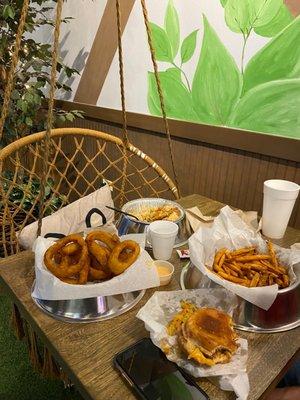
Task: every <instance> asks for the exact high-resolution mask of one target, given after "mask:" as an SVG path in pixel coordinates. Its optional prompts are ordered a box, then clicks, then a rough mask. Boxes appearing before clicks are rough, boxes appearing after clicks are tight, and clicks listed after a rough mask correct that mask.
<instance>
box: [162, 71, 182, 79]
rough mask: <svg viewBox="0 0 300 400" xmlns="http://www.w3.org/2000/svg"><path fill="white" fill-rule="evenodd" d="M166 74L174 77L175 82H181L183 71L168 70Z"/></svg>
mask: <svg viewBox="0 0 300 400" xmlns="http://www.w3.org/2000/svg"><path fill="white" fill-rule="evenodd" d="M165 72H167V73H168V75H169V76H171V75H172V76H173V78H174V79H175V80H177V81H181V71H180V69H179V68H168V69H167V70H166V71H165Z"/></svg>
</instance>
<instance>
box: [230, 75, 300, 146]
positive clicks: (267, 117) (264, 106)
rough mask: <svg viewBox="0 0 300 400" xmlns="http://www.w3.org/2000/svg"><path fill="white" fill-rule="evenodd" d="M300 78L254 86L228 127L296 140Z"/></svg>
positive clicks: (299, 123) (240, 104) (243, 99)
mask: <svg viewBox="0 0 300 400" xmlns="http://www.w3.org/2000/svg"><path fill="white" fill-rule="evenodd" d="M299 93H300V79H287V80H281V81H275V82H268V83H265V84H263V85H259V86H256V87H255V88H253V89H252V90H249V92H248V93H247V94H246V95H245V96H244V97H243V98H242V99H241V100H240V102H239V103H238V104H237V106H236V108H235V110H234V112H233V115H232V117H231V121H230V125H231V126H234V127H239V128H243V129H248V130H254V131H259V132H266V133H272V134H276V135H283V136H288V137H295V138H296V137H299V132H300V112H299V110H300V96H299Z"/></svg>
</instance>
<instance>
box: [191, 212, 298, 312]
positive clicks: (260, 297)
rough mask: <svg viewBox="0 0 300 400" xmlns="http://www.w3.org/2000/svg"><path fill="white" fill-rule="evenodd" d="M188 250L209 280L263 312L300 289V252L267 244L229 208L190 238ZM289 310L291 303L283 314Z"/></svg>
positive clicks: (196, 265) (194, 263)
mask: <svg viewBox="0 0 300 400" xmlns="http://www.w3.org/2000/svg"><path fill="white" fill-rule="evenodd" d="M189 247H190V257H191V262H192V263H193V265H194V266H195V267H196V268H197V269H198V270H199V271H200V272H201V273H202V274H203V275H204V276H206V278H208V279H209V280H211V281H213V282H214V283H216V284H218V285H220V286H223V287H225V288H226V289H228V290H230V291H231V292H233V293H235V294H236V295H238V296H239V297H240V298H242V299H244V300H246V301H247V302H248V303H250V304H252V305H254V306H256V308H257V310H260V309H261V312H263V310H268V309H269V308H270V307H271V306H272V304H273V303H274V302H275V303H274V305H275V304H276V302H278V301H279V300H278V299H279V298H284V297H285V296H290V293H296V292H297V291H298V290H299V288H300V286H299V273H300V271H299V267H300V252H299V251H297V250H294V249H285V248H281V247H279V246H275V245H273V244H272V243H271V242H268V241H265V240H264V239H263V238H262V236H261V235H260V234H259V233H257V232H256V231H255V230H254V229H253V228H252V227H250V226H249V225H247V224H246V223H245V222H244V221H243V220H242V219H241V218H240V217H239V216H238V215H237V213H236V212H235V211H233V210H232V209H231V208H230V207H228V206H226V207H224V208H223V209H222V210H221V212H220V215H219V216H218V217H217V218H216V219H215V221H214V224H213V226H212V227H211V228H200V229H199V230H198V231H197V232H195V233H194V235H193V236H191V238H190V240H189ZM277 298H278V299H277ZM286 298H287V297H286ZM283 303H284V301H283ZM286 307H288V308H289V302H286V306H285V310H284V311H282V310H281V311H280V313H283V314H284V313H286V312H287V311H288V310H287V309H286ZM256 308H253V309H256ZM249 318H253V316H252V317H251V316H250V317H249Z"/></svg>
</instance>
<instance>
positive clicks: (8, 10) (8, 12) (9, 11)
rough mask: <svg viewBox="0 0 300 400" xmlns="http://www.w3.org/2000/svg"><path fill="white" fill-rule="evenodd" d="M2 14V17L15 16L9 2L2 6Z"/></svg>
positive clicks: (11, 17)
mask: <svg viewBox="0 0 300 400" xmlns="http://www.w3.org/2000/svg"><path fill="white" fill-rule="evenodd" d="M2 15H3V17H4V19H8V18H10V19H14V17H15V10H14V9H13V8H12V6H10V5H9V4H6V5H5V6H4V7H3V10H2Z"/></svg>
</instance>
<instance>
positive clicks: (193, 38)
mask: <svg viewBox="0 0 300 400" xmlns="http://www.w3.org/2000/svg"><path fill="white" fill-rule="evenodd" d="M197 32H198V29H197V30H195V31H194V32H192V33H191V34H190V35H188V36H187V37H186V38H185V39H184V41H183V42H182V46H181V49H180V53H181V63H182V64H184V63H186V62H188V61H189V60H190V59H191V58H192V57H193V54H194V52H195V49H196V42H197Z"/></svg>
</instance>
